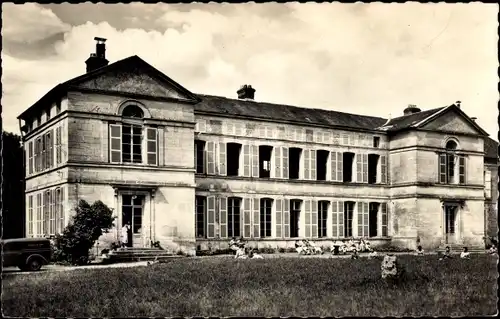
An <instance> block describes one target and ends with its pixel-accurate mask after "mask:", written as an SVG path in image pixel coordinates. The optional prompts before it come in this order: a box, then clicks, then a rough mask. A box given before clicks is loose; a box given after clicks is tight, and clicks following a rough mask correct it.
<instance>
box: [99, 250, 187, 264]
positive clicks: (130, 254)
mask: <svg viewBox="0 0 500 319" xmlns="http://www.w3.org/2000/svg"><path fill="white" fill-rule="evenodd" d="M178 257H182V256H179V255H176V254H174V253H172V252H170V251H168V250H162V249H159V248H139V247H125V248H118V249H117V250H112V251H110V252H109V253H108V255H107V258H105V259H103V261H105V262H107V263H116V262H129V261H161V260H166V259H172V258H178Z"/></svg>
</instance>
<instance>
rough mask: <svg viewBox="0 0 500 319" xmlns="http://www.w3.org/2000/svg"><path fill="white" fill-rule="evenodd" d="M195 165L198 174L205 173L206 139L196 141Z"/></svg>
mask: <svg viewBox="0 0 500 319" xmlns="http://www.w3.org/2000/svg"><path fill="white" fill-rule="evenodd" d="M194 165H195V166H196V173H197V174H204V173H205V141H200V140H196V141H194Z"/></svg>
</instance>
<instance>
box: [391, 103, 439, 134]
mask: <svg viewBox="0 0 500 319" xmlns="http://www.w3.org/2000/svg"><path fill="white" fill-rule="evenodd" d="M444 108H445V107H438V108H435V109H430V110H425V111H421V112H418V113H414V114H410V115H404V116H399V117H395V118H393V119H391V120H390V121H389V122H387V123H385V124H384V125H383V127H384V128H387V129H386V131H389V132H394V131H399V130H402V129H405V128H409V127H411V126H412V125H415V124H417V123H419V122H421V121H423V120H425V119H426V118H428V117H430V116H432V115H434V114H436V113H437V112H439V111H441V110H443V109H444Z"/></svg>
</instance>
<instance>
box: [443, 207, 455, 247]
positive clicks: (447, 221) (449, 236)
mask: <svg viewBox="0 0 500 319" xmlns="http://www.w3.org/2000/svg"><path fill="white" fill-rule="evenodd" d="M457 221H458V207H457V206H455V205H445V206H444V227H445V242H446V244H455V243H457V233H458V227H457V225H458V223H457Z"/></svg>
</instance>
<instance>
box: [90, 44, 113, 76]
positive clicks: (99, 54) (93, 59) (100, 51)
mask: <svg viewBox="0 0 500 319" xmlns="http://www.w3.org/2000/svg"><path fill="white" fill-rule="evenodd" d="M94 40H95V41H96V45H95V53H91V54H90V57H89V58H88V59H87V61H85V64H87V73H89V72H92V71H94V70H97V69H99V68H102V67H104V66H106V65H108V63H109V61H108V60H106V44H105V42H106V39H104V38H99V37H95V38H94Z"/></svg>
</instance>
